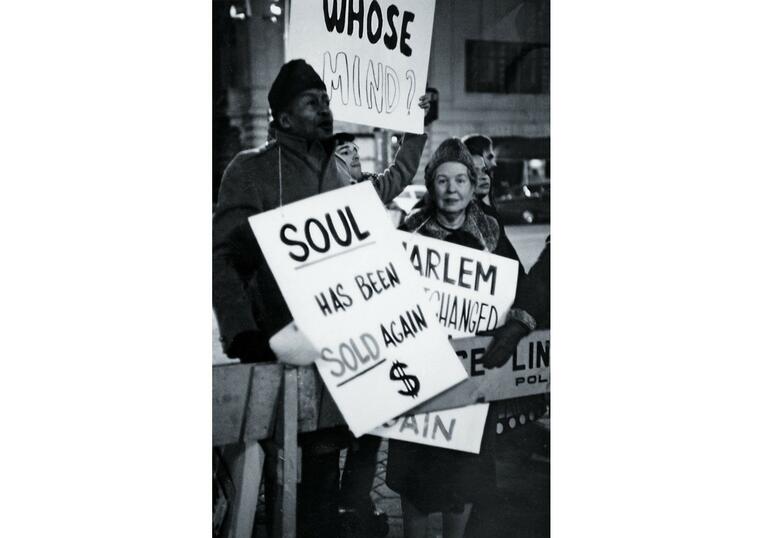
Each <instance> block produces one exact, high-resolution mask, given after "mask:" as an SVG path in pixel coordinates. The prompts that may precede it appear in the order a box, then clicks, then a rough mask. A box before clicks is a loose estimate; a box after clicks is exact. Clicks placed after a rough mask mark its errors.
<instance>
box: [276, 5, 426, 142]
mask: <svg viewBox="0 0 768 538" xmlns="http://www.w3.org/2000/svg"><path fill="white" fill-rule="evenodd" d="M434 13H435V0H395V1H391V0H293V2H291V11H290V19H289V25H288V45H287V51H286V53H287V54H286V56H287V60H292V59H296V58H303V59H304V60H306V62H307V63H309V64H310V65H311V66H312V67H314V69H315V71H317V73H318V74H319V75H320V76H321V77H322V78H323V80H324V81H325V84H326V86H327V87H328V96H329V97H330V99H331V110H332V111H333V115H334V118H335V119H337V120H341V121H348V122H352V123H361V124H364V125H372V126H374V127H383V128H385V129H396V130H401V131H408V132H411V133H417V134H420V133H423V132H424V114H423V112H422V110H421V109H420V108H419V106H418V100H419V96H421V95H423V94H424V92H425V90H426V85H427V70H428V66H429V53H430V47H431V45H432V22H433V19H434Z"/></svg>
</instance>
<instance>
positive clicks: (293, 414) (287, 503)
mask: <svg viewBox="0 0 768 538" xmlns="http://www.w3.org/2000/svg"><path fill="white" fill-rule="evenodd" d="M489 340H490V338H471V339H463V340H461V341H460V340H457V341H456V342H455V343H454V347H455V348H456V349H457V354H459V356H460V357H461V358H462V359H463V360H462V364H464V367H465V368H466V370H467V373H469V375H470V377H469V378H468V379H467V380H465V381H463V382H461V383H459V384H458V385H456V386H455V387H453V388H451V389H449V390H447V391H445V392H444V393H442V394H440V395H438V396H436V397H435V398H432V399H431V400H429V401H428V402H425V403H424V404H422V405H421V406H419V407H417V408H415V409H413V410H412V412H413V413H421V412H427V411H437V410H440V409H451V408H455V407H461V406H464V405H469V404H472V403H475V402H477V401H487V402H490V401H495V400H505V399H510V398H515V397H519V396H526V395H529V394H534V393H541V392H548V391H549V331H535V332H533V333H531V334H530V335H529V336H527V337H526V338H524V339H523V340H521V342H520V344H519V345H518V348H517V353H516V355H515V356H514V357H513V358H512V359H510V361H509V362H508V363H507V364H506V365H505V366H504V367H502V368H497V369H494V370H484V369H483V368H482V356H481V353H478V352H477V351H478V350H480V351H482V349H483V348H484V346H485V345H486V344H487V342H488V341H489ZM342 424H344V419H343V418H342V416H341V414H340V413H339V411H338V409H337V408H336V405H335V404H334V403H333V400H332V398H331V397H330V394H329V393H328V392H327V390H326V389H325V387H324V385H323V383H322V380H321V379H320V376H319V375H318V373H317V371H316V369H315V368H314V367H307V368H294V367H289V366H284V365H282V364H275V363H266V364H225V365H216V366H214V367H213V446H214V447H226V450H227V453H228V459H230V461H231V462H232V463H231V473H232V475H233V480H234V482H235V487H236V495H235V499H234V501H233V503H232V504H233V512H232V516H231V518H230V525H229V533H228V536H229V538H251V535H252V531H253V523H254V517H255V513H256V505H257V500H258V493H259V484H260V482H261V476H262V473H263V467H264V459H265V453H264V450H263V449H262V447H261V446H260V445H259V441H267V440H271V441H272V442H273V443H274V447H275V450H276V451H277V462H278V463H277V469H276V470H275V472H276V476H277V484H278V491H279V492H278V498H277V499H276V502H275V513H274V514H273V521H274V523H275V524H274V528H273V535H274V536H282V537H286V538H293V537H295V535H296V492H297V486H296V484H297V482H299V481H300V474H301V469H300V462H301V459H300V451H299V447H298V443H297V440H298V434H299V433H301V432H310V431H315V430H319V429H324V428H330V427H333V426H338V425H342Z"/></svg>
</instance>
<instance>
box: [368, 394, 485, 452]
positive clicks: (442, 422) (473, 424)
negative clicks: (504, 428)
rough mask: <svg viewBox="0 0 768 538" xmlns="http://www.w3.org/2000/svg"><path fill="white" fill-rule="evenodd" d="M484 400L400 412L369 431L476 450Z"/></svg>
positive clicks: (442, 445) (464, 450)
mask: <svg viewBox="0 0 768 538" xmlns="http://www.w3.org/2000/svg"><path fill="white" fill-rule="evenodd" d="M487 415H488V404H487V403H481V404H477V405H468V406H465V407H461V408H458V409H446V410H443V411H436V412H432V413H424V414H421V415H403V416H401V417H397V418H396V419H394V420H390V421H389V422H386V423H385V424H384V425H382V426H379V427H378V428H376V429H374V430H373V431H372V432H371V433H372V434H373V435H379V436H381V437H387V438H389V439H399V440H400V441H409V442H411V443H419V444H422V445H430V446H437V447H441V448H450V449H453V450H461V451H463V452H472V453H474V454H477V453H479V452H480V444H481V441H482V440H483V428H484V427H485V418H486V416H487Z"/></svg>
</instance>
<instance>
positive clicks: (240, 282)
mask: <svg viewBox="0 0 768 538" xmlns="http://www.w3.org/2000/svg"><path fill="white" fill-rule="evenodd" d="M268 100H269V106H270V109H271V112H272V118H273V119H272V122H271V123H270V130H269V142H267V144H266V145H265V146H263V147H261V148H258V149H253V150H247V151H243V152H241V153H239V154H238V155H237V156H235V158H234V159H233V160H232V162H231V163H230V164H229V166H228V167H227V169H226V170H225V172H224V176H223V178H222V182H221V188H220V191H219V196H218V204H217V207H216V210H215V213H214V217H213V306H214V311H215V313H216V318H217V320H218V324H219V330H220V333H221V341H222V345H223V348H224V352H225V353H226V354H227V355H228V356H229V357H231V358H238V359H240V360H241V361H242V362H263V361H274V360H275V359H276V358H277V359H279V360H280V361H281V362H284V363H288V364H296V363H295V362H294V357H291V356H280V357H275V354H274V353H273V352H272V350H271V349H270V347H269V343H268V342H269V338H270V337H271V336H272V335H274V334H275V333H276V332H277V331H279V330H280V329H281V328H283V327H284V326H285V325H287V324H288V323H289V322H290V321H291V320H292V316H291V313H290V311H289V309H288V307H287V305H286V303H285V300H284V299H283V297H282V294H281V293H280V290H279V287H278V286H277V283H276V281H275V278H274V275H273V274H272V272H271V270H270V268H269V266H268V265H267V263H266V260H265V259H264V257H263V256H261V255H260V254H259V248H258V244H257V243H256V240H255V238H254V236H253V233H252V231H251V230H250V226H249V225H248V217H250V216H252V215H255V214H258V213H261V212H264V211H269V210H271V209H275V208H277V207H280V206H282V205H285V204H290V203H292V202H296V201H299V200H302V199H304V198H308V197H310V196H314V195H316V194H320V193H323V192H327V191H330V190H333V189H337V188H339V187H344V186H347V185H350V184H351V183H352V177H351V175H350V171H349V167H348V166H347V164H346V163H345V162H344V160H342V159H341V158H340V157H337V156H336V155H335V154H334V140H333V114H332V113H331V110H330V107H329V104H330V103H329V99H328V94H327V91H326V86H325V84H324V83H323V80H322V79H321V78H320V76H318V74H317V73H316V72H315V70H314V69H312V67H310V66H309V65H308V64H307V63H306V62H305V61H304V60H292V61H290V62H288V63H286V64H284V65H283V66H282V68H281V69H280V72H279V73H278V75H277V77H276V78H275V80H274V82H273V84H272V87H271V89H270V91H269V94H268ZM418 138H419V142H418V143H419V144H420V147H419V150H418V153H419V155H420V153H421V149H422V148H423V146H424V143H425V140H426V136H425V135H421V136H420V137H418ZM418 161H419V159H418V158H416V159H415V162H413V163H411V164H408V163H406V164H404V165H401V166H400V167H397V168H396V169H393V170H392V172H391V173H390V174H386V175H385V176H384V177H383V179H382V181H378V182H375V184H374V187H375V188H376V191H377V192H378V194H379V196H380V198H381V199H382V201H383V202H388V201H389V200H391V199H393V198H394V197H395V196H397V195H398V194H399V193H400V192H401V191H402V190H403V188H404V187H405V186H406V185H408V184H409V183H410V181H411V179H412V178H413V175H414V174H415V173H416V167H417V166H418ZM338 439H340V440H346V432H342V433H341V434H340V435H339V436H338ZM299 442H300V444H301V447H302V481H301V483H300V484H299V492H298V493H299V495H298V510H299V514H298V515H299V521H298V523H299V536H316V537H322V536H333V537H336V536H339V532H338V521H337V516H338V478H339V469H338V457H339V451H338V446H339V442H336V441H333V440H329V435H328V432H325V431H321V432H312V433H308V434H302V435H301V436H300V439H299ZM340 442H343V441H340ZM269 500H270V499H268V501H269Z"/></svg>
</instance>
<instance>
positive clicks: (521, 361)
mask: <svg viewBox="0 0 768 538" xmlns="http://www.w3.org/2000/svg"><path fill="white" fill-rule="evenodd" d="M490 342H491V337H488V336H483V337H473V338H455V339H453V340H451V345H452V346H453V348H454V349H455V350H456V355H457V356H458V357H459V358H460V359H461V362H462V364H463V365H464V368H465V370H466V371H467V373H468V374H469V378H468V379H466V380H465V381H462V382H461V383H459V384H458V385H456V386H454V387H452V388H450V389H449V390H447V391H445V392H443V393H442V394H440V395H439V396H436V397H435V398H432V399H431V400H429V401H428V402H426V403H424V404H422V405H420V406H419V407H417V408H415V409H411V411H410V412H411V413H421V412H425V411H434V410H437V409H451V408H454V407H460V406H462V405H468V404H471V403H474V402H477V401H485V402H493V401H498V400H509V399H512V398H522V397H523V396H533V395H534V394H544V393H546V392H549V388H550V379H551V378H550V373H549V331H548V330H547V331H534V332H532V333H531V334H529V335H528V336H526V337H525V338H523V339H522V340H520V343H519V344H518V346H517V350H516V351H515V353H514V354H513V355H512V357H510V359H509V361H508V362H507V363H506V364H505V365H504V366H502V367H500V368H492V369H486V368H485V367H484V365H483V355H484V353H485V349H486V348H487V347H488V344H489V343H490Z"/></svg>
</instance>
